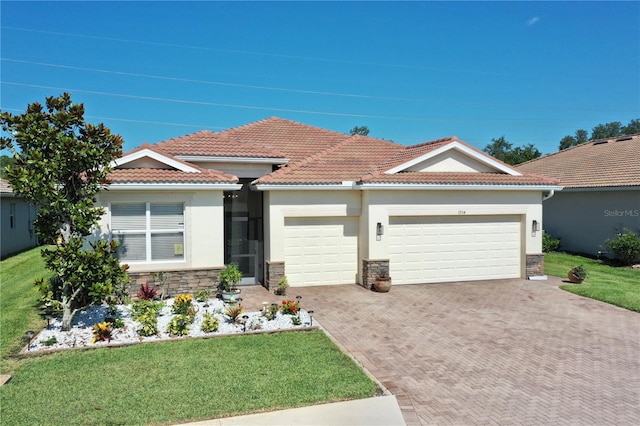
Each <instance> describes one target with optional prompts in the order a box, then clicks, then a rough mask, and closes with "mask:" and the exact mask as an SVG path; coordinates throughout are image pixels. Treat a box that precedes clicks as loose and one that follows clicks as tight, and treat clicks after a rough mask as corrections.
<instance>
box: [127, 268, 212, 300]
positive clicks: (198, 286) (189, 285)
mask: <svg viewBox="0 0 640 426" xmlns="http://www.w3.org/2000/svg"><path fill="white" fill-rule="evenodd" d="M223 269H224V268H223V267H220V268H211V269H188V270H181V271H164V272H163V273H164V276H165V282H164V283H162V282H160V280H159V279H158V277H157V274H158V273H157V272H129V278H130V279H131V282H130V284H129V287H128V293H129V296H130V297H134V296H135V295H136V293H137V292H138V290H139V289H140V285H144V284H145V283H147V282H148V283H149V286H151V285H156V286H157V287H158V295H160V293H162V292H163V291H164V292H165V294H164V296H165V297H174V296H176V295H177V294H183V293H186V294H195V293H197V292H198V291H199V290H205V289H209V290H211V293H212V294H215V291H216V289H217V288H218V284H219V283H220V272H221V271H222V270H223Z"/></svg>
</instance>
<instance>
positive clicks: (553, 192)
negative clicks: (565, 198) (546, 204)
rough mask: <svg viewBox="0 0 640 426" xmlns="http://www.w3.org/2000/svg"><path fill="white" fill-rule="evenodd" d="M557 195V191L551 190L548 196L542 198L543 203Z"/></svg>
mask: <svg viewBox="0 0 640 426" xmlns="http://www.w3.org/2000/svg"><path fill="white" fill-rule="evenodd" d="M555 194H556V191H555V189H551V190H549V192H548V193H547V195H545V196H543V197H542V201H547V200H548V199H549V198H551V197H553V196H554V195H555Z"/></svg>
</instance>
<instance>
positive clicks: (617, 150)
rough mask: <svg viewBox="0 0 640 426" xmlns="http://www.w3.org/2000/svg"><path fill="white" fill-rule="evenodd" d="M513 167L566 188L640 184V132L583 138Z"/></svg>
mask: <svg viewBox="0 0 640 426" xmlns="http://www.w3.org/2000/svg"><path fill="white" fill-rule="evenodd" d="M516 168H517V169H518V170H520V171H524V172H528V173H535V174H538V175H545V176H550V177H553V178H556V179H558V180H559V181H560V184H561V185H562V186H564V187H566V188H606V187H619V186H640V134H637V135H631V136H624V137H618V138H612V139H599V140H595V141H590V142H586V143H583V144H581V145H577V146H574V147H572V148H569V149H565V150H563V151H559V152H556V153H554V154H550V155H547V156H545V157H542V158H538V159H535V160H532V161H529V162H527V163H523V164H520V165H518V166H517V167H516Z"/></svg>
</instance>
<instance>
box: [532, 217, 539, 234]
mask: <svg viewBox="0 0 640 426" xmlns="http://www.w3.org/2000/svg"><path fill="white" fill-rule="evenodd" d="M538 231H540V222H538V221H537V220H535V219H534V220H533V222H531V236H533V237H535V236H536V232H538Z"/></svg>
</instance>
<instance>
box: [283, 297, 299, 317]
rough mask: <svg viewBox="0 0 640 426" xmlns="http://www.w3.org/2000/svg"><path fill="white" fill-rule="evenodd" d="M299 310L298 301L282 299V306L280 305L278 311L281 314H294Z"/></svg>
mask: <svg viewBox="0 0 640 426" xmlns="http://www.w3.org/2000/svg"><path fill="white" fill-rule="evenodd" d="M299 310H300V303H298V302H296V301H294V300H283V301H282V306H281V307H280V311H282V313H283V314H289V315H296V314H297V313H298V311H299Z"/></svg>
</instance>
